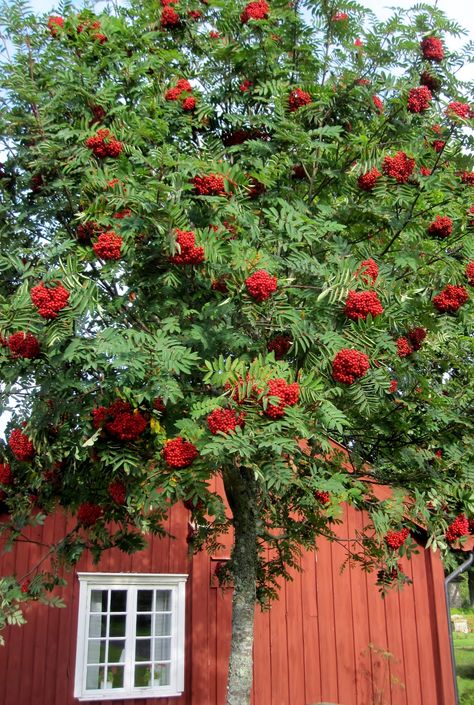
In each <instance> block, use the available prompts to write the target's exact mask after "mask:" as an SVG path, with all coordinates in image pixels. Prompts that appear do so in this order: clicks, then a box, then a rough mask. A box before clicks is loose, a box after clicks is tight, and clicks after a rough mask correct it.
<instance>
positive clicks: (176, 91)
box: [165, 78, 196, 112]
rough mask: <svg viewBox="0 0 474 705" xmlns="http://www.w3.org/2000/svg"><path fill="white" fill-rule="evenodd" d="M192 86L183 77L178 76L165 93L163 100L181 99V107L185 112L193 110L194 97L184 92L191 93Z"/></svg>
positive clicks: (194, 104)
mask: <svg viewBox="0 0 474 705" xmlns="http://www.w3.org/2000/svg"><path fill="white" fill-rule="evenodd" d="M192 90H193V87H192V86H191V84H190V83H189V81H187V80H186V79H185V78H180V79H179V81H178V82H177V84H176V86H175V87H174V88H169V89H168V90H167V91H166V93H165V100H168V101H176V100H180V101H181V107H182V108H183V110H185V111H186V112H190V111H191V110H194V108H195V107H196V98H194V97H193V96H188V95H186V93H192Z"/></svg>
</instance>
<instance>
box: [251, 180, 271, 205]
mask: <svg viewBox="0 0 474 705" xmlns="http://www.w3.org/2000/svg"><path fill="white" fill-rule="evenodd" d="M248 189H249V191H248V194H249V198H251V199H252V200H254V199H255V198H258V197H259V196H261V195H262V193H265V191H266V190H267V187H266V186H265V184H262V182H261V181H259V180H258V179H256V178H255V177H254V176H250V177H249V186H248Z"/></svg>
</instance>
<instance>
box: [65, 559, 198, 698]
mask: <svg viewBox="0 0 474 705" xmlns="http://www.w3.org/2000/svg"><path fill="white" fill-rule="evenodd" d="M78 575H79V581H80V595H79V624H78V643H77V656H76V678H75V688H74V695H75V697H76V698H79V700H106V699H108V700H112V699H116V700H119V699H120V700H121V699H124V698H140V697H142V698H149V697H154V698H156V697H160V696H161V697H164V698H165V697H170V696H174V695H180V694H181V693H182V691H183V687H184V607H185V584H186V578H187V576H186V575H150V574H130V573H119V574H117V573H79V574H78Z"/></svg>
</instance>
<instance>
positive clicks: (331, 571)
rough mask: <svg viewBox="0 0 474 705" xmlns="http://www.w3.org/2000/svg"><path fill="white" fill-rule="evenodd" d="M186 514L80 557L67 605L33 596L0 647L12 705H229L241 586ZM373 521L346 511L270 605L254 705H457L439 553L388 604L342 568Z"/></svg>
mask: <svg viewBox="0 0 474 705" xmlns="http://www.w3.org/2000/svg"><path fill="white" fill-rule="evenodd" d="M188 520H189V513H188V512H187V511H186V510H185V509H184V507H182V506H176V507H175V508H173V510H172V512H171V515H170V517H169V527H168V528H169V531H170V533H171V534H172V535H174V536H175V537H176V538H175V539H174V540H173V539H168V538H166V539H159V538H152V539H151V540H150V544H149V548H148V549H147V550H146V551H144V552H143V553H139V554H136V555H134V556H125V555H124V554H123V553H120V552H118V551H115V550H114V551H111V552H109V553H108V554H105V555H104V556H103V558H102V560H101V562H100V564H99V565H98V566H94V565H93V564H92V561H91V560H90V559H89V558H83V559H82V560H81V561H80V563H79V564H78V565H77V569H76V570H75V571H74V573H73V574H71V575H70V576H69V577H68V586H67V587H66V588H64V589H63V591H62V592H63V597H64V599H65V601H66V604H67V607H66V609H51V608H47V607H45V606H43V605H41V604H39V603H35V602H31V603H29V604H28V606H27V608H26V617H27V620H28V623H27V624H26V625H25V626H24V627H21V628H18V627H15V628H12V629H10V630H9V631H8V632H7V634H6V641H7V644H6V646H5V647H4V648H1V649H0V703H1V704H2V705H73V703H76V702H79V700H84V701H95V702H99V703H106V702H110V701H112V702H114V703H116V704H117V705H119V704H121V703H124V705H125V703H128V704H130V703H136V705H138V704H139V703H143V702H144V700H143V699H144V698H146V699H147V700H148V702H149V703H150V704H153V705H158V704H160V705H224V703H225V689H226V670H227V662H228V655H229V643H230V620H231V590H226V591H222V590H221V589H220V588H218V587H217V586H216V581H215V579H214V577H213V575H214V570H215V566H216V564H217V561H218V560H220V559H222V558H225V557H226V556H228V555H229V553H228V549H227V550H224V551H223V552H222V553H221V554H220V555H216V556H209V555H207V554H206V553H204V552H203V553H200V554H198V555H196V556H190V555H189V553H188V547H187V544H186V534H187V531H188ZM365 521H366V518H364V517H363V515H362V514H361V513H360V512H357V511H355V510H353V509H351V508H348V507H345V508H344V522H343V523H342V524H341V525H340V526H339V527H338V532H339V535H340V537H341V543H340V544H338V543H332V544H331V543H328V542H321V544H320V545H319V547H318V551H317V552H311V553H309V552H308V553H305V554H304V555H303V556H302V559H301V563H302V569H303V570H302V572H301V573H295V575H294V580H293V581H292V582H290V583H287V584H284V585H283V586H282V588H281V592H280V599H279V600H278V601H277V602H275V603H274V604H273V606H272V608H271V610H270V611H268V612H265V613H262V612H261V611H260V610H259V609H257V618H256V628H255V647H254V648H255V652H254V663H255V665H254V686H253V702H254V703H255V705H315V704H316V703H321V702H330V703H340V704H341V705H372V704H376V705H455V692H454V680H453V673H452V667H451V660H450V643H449V633H448V626H447V615H446V604H445V597H444V574H443V567H442V564H441V562H440V560H439V557H438V556H437V555H436V554H435V555H433V554H432V553H431V552H430V551H424V550H420V553H419V554H418V555H416V556H414V557H413V559H412V560H411V561H410V562H408V561H405V560H404V561H403V568H404V571H405V572H406V573H407V574H408V575H409V576H410V577H411V578H412V579H413V585H411V586H407V587H405V588H404V589H403V590H402V591H401V592H392V593H390V594H389V595H388V596H387V597H386V599H385V600H382V599H381V597H380V594H379V591H378V589H377V587H376V586H375V579H376V578H375V576H373V575H367V574H365V573H363V572H362V571H361V570H360V569H359V568H355V567H354V568H351V569H346V570H345V571H344V572H342V573H341V572H340V566H341V564H342V562H343V561H344V558H345V552H344V541H348V540H350V539H351V537H354V535H355V532H356V531H357V529H359V530H360V529H362V526H363V524H364V522H365ZM66 526H67V521H66V519H65V518H64V517H62V516H61V515H60V514H57V515H55V516H53V517H50V518H49V519H48V521H47V523H46V524H45V526H44V527H40V528H38V529H36V530H35V531H34V533H33V535H32V538H34V539H35V540H36V541H37V542H39V543H43V544H48V543H50V542H51V541H52V540H53V539H54V538H55V537H61V536H62V535H64V531H65V529H66ZM39 543H28V544H23V545H21V546H18V547H17V548H16V549H15V550H14V551H13V552H11V553H8V554H5V555H4V556H3V558H2V573H4V574H11V573H15V574H17V575H18V576H22V575H23V574H25V573H26V572H27V570H28V568H29V567H31V566H32V565H34V564H35V563H36V562H37V561H38V559H39V557H40V556H41V555H42V552H43V551H44V549H43V548H42V547H41V546H40V545H39Z"/></svg>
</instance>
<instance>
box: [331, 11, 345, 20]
mask: <svg viewBox="0 0 474 705" xmlns="http://www.w3.org/2000/svg"><path fill="white" fill-rule="evenodd" d="M348 19H349V15H348V14H347V12H335V13H334V15H333V16H332V17H331V22H344V21H345V20H348Z"/></svg>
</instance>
